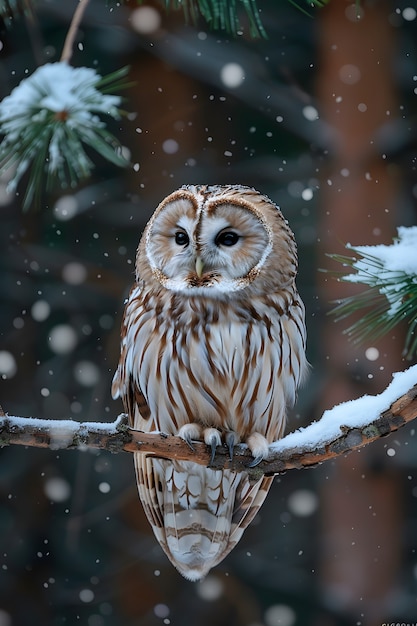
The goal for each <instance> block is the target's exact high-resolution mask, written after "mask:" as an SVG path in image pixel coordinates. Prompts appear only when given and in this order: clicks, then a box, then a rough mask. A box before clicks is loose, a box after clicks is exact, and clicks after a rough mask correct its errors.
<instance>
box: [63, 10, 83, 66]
mask: <svg viewBox="0 0 417 626" xmlns="http://www.w3.org/2000/svg"><path fill="white" fill-rule="evenodd" d="M89 2H90V0H79V2H78V6H77V8H76V9H75V11H74V15H73V16H72V21H71V24H70V27H69V29H68V33H67V36H66V37H65V42H64V47H63V49H62V54H61V59H60V60H61V61H66V62H67V63H69V62H70V60H71V57H72V53H73V50H74V41H75V37H76V35H77V32H78V28H79V26H80V24H81V20H82V19H83V16H84V12H85V10H86V8H87V5H88V3H89Z"/></svg>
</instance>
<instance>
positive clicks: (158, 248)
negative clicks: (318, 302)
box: [112, 185, 307, 581]
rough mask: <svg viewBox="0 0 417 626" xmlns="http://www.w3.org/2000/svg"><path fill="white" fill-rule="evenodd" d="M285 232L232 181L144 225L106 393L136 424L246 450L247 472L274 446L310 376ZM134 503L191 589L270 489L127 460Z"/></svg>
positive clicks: (161, 210) (174, 464)
mask: <svg viewBox="0 0 417 626" xmlns="http://www.w3.org/2000/svg"><path fill="white" fill-rule="evenodd" d="M296 273H297V252H296V244H295V240H294V235H293V233H292V231H291V230H290V228H289V226H288V223H287V221H286V220H285V218H284V217H283V215H282V213H281V211H280V210H279V208H278V207H277V206H276V205H275V204H274V203H273V202H271V200H269V199H268V198H267V197H266V196H264V195H262V194H261V193H259V192H257V191H255V190H254V189H251V188H249V187H244V186H241V185H226V186H219V185H213V186H211V185H195V186H194V185H193V186H184V187H181V188H180V189H179V190H177V191H175V192H174V193H172V194H171V195H169V196H168V197H167V198H165V200H163V201H162V202H161V204H160V205H159V206H158V207H157V209H156V210H155V212H154V214H153V216H152V217H151V219H150V221H149V222H148V224H147V226H146V228H145V230H144V233H143V236H142V238H141V241H140V243H139V247H138V251H137V257H136V282H135V283H134V285H133V287H132V289H131V291H130V295H129V297H128V299H127V301H126V307H125V312H124V319H123V323H122V342H121V355H120V361H119V365H118V368H117V370H116V373H115V375H114V379H113V385H112V395H113V397H114V398H118V397H119V398H121V399H122V401H123V404H124V408H125V411H126V413H127V414H128V416H129V420H130V424H131V426H132V427H133V428H135V429H137V430H141V431H146V432H150V431H153V430H156V431H162V432H165V433H168V434H172V435H179V436H180V437H182V438H183V439H184V440H185V441H187V442H188V443H190V444H191V445H192V441H194V440H202V441H204V442H205V443H206V444H207V445H208V446H210V449H211V450H212V454H215V451H216V447H217V446H220V445H225V446H227V447H228V449H229V454H230V455H233V447H234V446H235V445H236V444H237V443H240V442H241V443H245V444H246V445H247V446H248V447H249V449H250V451H251V453H252V455H253V461H252V463H251V465H255V464H256V463H258V462H259V461H260V460H261V459H265V458H266V457H267V456H268V446H269V444H270V443H271V442H272V441H275V440H277V439H279V438H280V437H282V435H283V432H284V428H285V421H286V412H287V409H288V407H290V406H292V405H293V403H294V401H295V397H296V390H297V387H298V386H299V384H300V382H301V380H302V379H303V376H304V374H305V372H306V369H307V362H306V356H305V340H306V331H305V322H304V306H303V303H302V300H301V299H300V296H299V294H298V292H297V288H296V285H295V278H296ZM134 460H135V468H136V477H137V483H138V489H139V495H140V499H141V501H142V504H143V507H144V510H145V513H146V516H147V518H148V520H149V522H150V523H151V525H152V528H153V531H154V533H155V536H156V538H157V539H158V541H159V543H160V545H161V546H162V548H163V550H164V551H165V553H166V554H167V556H168V557H169V559H170V560H171V562H172V563H173V565H174V566H175V567H176V568H177V569H178V571H179V572H180V573H181V574H182V575H183V576H185V577H186V578H187V579H189V580H193V581H196V580H199V579H201V578H203V577H204V576H206V575H207V573H208V572H209V571H210V569H211V568H212V567H214V566H215V565H217V564H218V563H220V561H222V559H224V557H225V556H226V555H227V554H228V553H229V552H230V550H232V548H233V547H234V546H235V545H236V543H237V542H238V541H239V539H240V538H241V536H242V534H243V532H244V530H245V528H246V527H247V526H248V524H249V523H250V522H251V520H252V519H253V518H254V516H255V515H256V513H257V511H258V510H259V507H260V506H261V505H262V503H263V501H264V500H265V497H266V495H267V493H268V490H269V488H270V486H271V482H272V480H273V478H272V477H263V478H261V479H259V480H253V479H251V477H250V472H236V471H233V470H231V469H225V470H215V469H211V468H210V467H208V468H205V467H203V466H201V465H197V464H195V463H193V462H192V461H175V460H174V461H171V460H163V459H159V458H155V457H154V456H151V455H147V454H145V453H134Z"/></svg>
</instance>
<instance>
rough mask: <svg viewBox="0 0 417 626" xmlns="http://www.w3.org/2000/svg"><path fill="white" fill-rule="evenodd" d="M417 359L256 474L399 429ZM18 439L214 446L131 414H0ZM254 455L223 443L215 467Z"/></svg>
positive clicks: (279, 451) (288, 441) (416, 398)
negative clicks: (159, 429) (142, 426)
mask: <svg viewBox="0 0 417 626" xmlns="http://www.w3.org/2000/svg"><path fill="white" fill-rule="evenodd" d="M416 381H417V365H414V366H413V367H410V368H409V369H408V370H406V371H405V372H400V373H397V374H394V378H393V381H392V383H391V384H390V385H389V386H388V387H387V388H386V389H385V391H383V392H382V393H381V394H379V395H377V396H363V397H361V398H358V399H357V400H351V401H349V402H345V403H343V404H339V405H337V406H336V407H334V408H333V409H331V410H329V411H325V413H324V414H323V416H322V418H321V419H320V420H319V421H317V422H313V423H312V424H310V425H309V426H307V427H306V428H301V429H299V430H297V431H295V432H293V433H290V434H289V435H287V436H286V437H284V438H283V439H281V440H280V441H277V442H276V443H273V444H272V445H271V446H270V455H269V457H268V459H266V460H264V461H263V462H262V463H260V464H259V465H258V466H257V467H255V468H252V469H250V470H249V471H250V472H251V473H253V474H255V475H259V476H260V475H262V474H267V475H268V474H276V473H280V472H284V471H286V470H289V469H294V468H298V469H300V468H303V467H310V466H313V465H317V464H318V463H322V462H323V461H326V460H328V459H332V458H334V457H336V456H340V455H342V454H346V453H347V452H350V451H352V450H357V449H358V448H361V447H363V446H365V445H366V444H368V443H371V442H372V441H375V440H376V439H379V438H380V437H384V436H385V435H388V434H389V433H392V432H394V431H396V430H398V429H399V428H400V427H401V426H404V425H405V424H406V423H408V422H410V421H412V420H413V419H415V418H416V417H417V384H416ZM10 444H18V445H24V446H35V447H42V448H46V447H47V448H51V449H53V450H57V449H68V450H69V449H85V448H99V449H103V450H108V451H110V452H121V451H123V450H124V451H127V452H137V451H140V452H146V453H148V454H154V455H155V456H158V457H162V458H167V459H175V460H188V461H194V462H195V463H199V464H200V465H206V466H208V465H209V463H210V451H209V450H208V448H207V446H206V445H205V444H203V443H200V442H195V444H194V446H193V447H194V450H192V449H191V448H190V446H188V444H186V443H185V442H184V441H183V440H182V439H180V438H179V437H173V436H169V435H165V434H163V433H143V432H139V431H134V430H132V429H130V428H129V427H128V425H127V422H126V416H125V415H123V414H122V415H120V416H119V417H118V418H117V419H116V421H115V422H112V423H101V422H82V423H80V422H75V421H72V420H44V419H35V418H24V417H13V416H8V415H3V416H1V417H0V445H1V446H7V445H10ZM251 460H252V457H251V455H250V452H249V451H248V449H247V448H246V446H244V445H239V446H236V448H235V451H234V457H233V460H230V459H229V453H228V451H227V450H226V449H225V448H221V447H219V448H218V451H217V454H216V457H215V459H214V462H213V463H212V464H211V465H210V467H213V468H215V469H224V468H233V469H236V470H238V471H243V470H246V471H248V464H249V463H250V461H251Z"/></svg>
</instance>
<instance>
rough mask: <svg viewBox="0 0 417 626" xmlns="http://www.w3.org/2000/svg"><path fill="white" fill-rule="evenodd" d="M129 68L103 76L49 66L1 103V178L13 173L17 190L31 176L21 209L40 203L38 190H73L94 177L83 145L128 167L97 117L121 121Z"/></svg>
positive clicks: (12, 185) (11, 188)
mask: <svg viewBox="0 0 417 626" xmlns="http://www.w3.org/2000/svg"><path fill="white" fill-rule="evenodd" d="M126 73H127V68H123V69H121V70H119V71H117V72H114V73H113V74H111V75H109V76H106V77H104V78H102V77H101V76H99V75H98V74H96V72H95V71H94V70H93V69H91V68H85V67H82V68H73V67H71V66H69V65H68V64H67V63H63V62H60V63H52V64H51V63H50V64H46V65H43V66H41V67H40V68H38V69H37V70H36V71H35V72H34V73H33V74H32V75H31V76H29V77H28V78H26V79H24V80H23V81H22V82H21V83H20V85H18V86H17V87H16V88H15V89H14V90H13V91H12V93H11V94H10V96H7V97H6V98H4V100H3V101H2V102H1V103H0V132H1V133H3V134H4V138H3V141H2V143H1V144H0V174H5V175H6V176H7V175H8V174H9V173H10V172H11V176H10V182H9V191H14V190H15V189H16V187H17V185H18V183H19V181H20V179H21V178H22V176H23V175H24V174H25V173H26V172H28V182H27V187H26V193H25V197H24V201H23V207H24V208H25V209H27V208H29V206H30V205H31V204H32V202H33V201H35V202H36V201H37V200H39V196H40V190H41V189H42V188H43V187H44V180H46V188H47V190H50V189H51V188H52V187H53V186H54V184H55V183H59V185H60V186H61V188H68V187H75V186H76V185H77V184H78V183H79V182H80V181H82V180H83V179H85V178H87V177H89V176H90V174H91V171H92V169H93V168H94V162H93V160H92V159H91V157H90V156H89V155H88V154H87V152H86V150H85V147H88V148H90V149H92V150H93V151H95V152H97V153H98V154H100V155H101V156H102V157H103V158H105V159H107V160H108V161H110V162H112V163H114V164H115V165H118V166H125V165H127V161H126V159H125V158H124V157H123V156H122V154H121V151H120V146H119V143H118V141H117V139H116V138H115V137H113V135H112V134H111V133H110V132H109V131H108V130H107V129H106V127H105V124H104V122H103V121H102V120H101V119H100V117H99V115H98V114H104V115H109V116H111V117H113V118H115V119H118V118H119V117H120V115H121V111H120V109H119V108H118V105H119V104H120V97H119V96H114V95H108V94H109V92H111V91H114V90H116V89H120V87H121V86H123V79H124V77H125V76H126Z"/></svg>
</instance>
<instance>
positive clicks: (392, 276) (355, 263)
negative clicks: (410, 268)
mask: <svg viewBox="0 0 417 626" xmlns="http://www.w3.org/2000/svg"><path fill="white" fill-rule="evenodd" d="M381 247H386V246H381ZM369 249H371V250H372V247H369ZM352 250H353V251H354V252H356V253H357V254H359V259H358V258H357V257H355V256H344V255H337V254H332V255H329V256H330V257H331V258H332V259H333V260H335V261H337V262H339V263H341V264H342V265H343V266H344V267H350V268H351V269H353V270H354V271H355V273H354V274H352V273H349V274H340V275H339V277H338V279H339V280H341V281H345V282H351V283H360V284H364V285H368V286H369V289H366V290H365V291H363V292H361V293H359V294H355V295H353V296H349V297H347V298H344V299H342V300H340V301H338V303H337V306H336V307H335V308H334V309H333V310H332V311H330V314H331V315H334V316H335V317H336V320H337V321H340V320H343V319H346V318H347V317H349V316H351V315H352V314H355V313H357V312H360V313H361V316H360V317H359V319H357V320H356V321H355V322H354V323H353V324H351V326H349V327H348V328H346V329H345V330H344V331H343V332H344V333H346V334H347V335H349V336H350V337H351V338H352V339H353V340H354V341H356V342H358V343H362V342H363V341H365V340H367V339H377V338H379V337H381V336H382V335H385V334H387V333H388V332H390V331H391V330H392V329H393V328H395V327H396V326H397V325H398V324H400V323H401V322H404V321H406V322H407V323H408V330H407V335H406V340H405V347H404V354H405V355H406V356H407V358H412V357H413V356H414V355H415V354H416V353H417V276H416V275H414V274H411V273H409V272H407V271H401V270H399V269H389V267H387V265H386V263H385V262H384V260H383V259H381V258H380V257H379V256H377V255H373V254H372V253H367V252H365V251H364V249H363V247H362V248H355V247H352Z"/></svg>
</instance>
